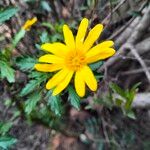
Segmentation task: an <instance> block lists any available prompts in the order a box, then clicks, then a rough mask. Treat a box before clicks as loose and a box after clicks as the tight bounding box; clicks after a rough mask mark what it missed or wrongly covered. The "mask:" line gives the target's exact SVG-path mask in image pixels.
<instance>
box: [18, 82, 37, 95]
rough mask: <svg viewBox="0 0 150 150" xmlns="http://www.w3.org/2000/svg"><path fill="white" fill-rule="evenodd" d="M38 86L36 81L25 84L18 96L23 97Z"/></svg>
mask: <svg viewBox="0 0 150 150" xmlns="http://www.w3.org/2000/svg"><path fill="white" fill-rule="evenodd" d="M38 85H39V82H38V81H37V80H30V81H29V83H27V84H26V86H25V87H24V88H23V89H22V91H21V93H20V94H19V95H20V96H25V95H27V94H29V93H31V92H32V91H33V90H34V89H35V88H36V87H37V86H38Z"/></svg>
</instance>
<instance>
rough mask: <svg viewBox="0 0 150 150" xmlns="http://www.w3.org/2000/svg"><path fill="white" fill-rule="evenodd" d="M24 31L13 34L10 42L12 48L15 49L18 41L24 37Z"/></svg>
mask: <svg viewBox="0 0 150 150" xmlns="http://www.w3.org/2000/svg"><path fill="white" fill-rule="evenodd" d="M25 33H26V31H25V30H24V29H21V30H20V31H19V32H17V33H16V34H15V37H14V39H13V41H12V43H13V46H14V47H16V46H17V44H18V43H19V42H20V40H21V39H22V38H23V37H24V36H25Z"/></svg>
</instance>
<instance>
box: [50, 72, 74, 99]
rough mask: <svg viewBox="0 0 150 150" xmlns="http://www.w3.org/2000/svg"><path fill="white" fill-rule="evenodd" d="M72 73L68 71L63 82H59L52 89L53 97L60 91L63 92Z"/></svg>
mask: <svg viewBox="0 0 150 150" xmlns="http://www.w3.org/2000/svg"><path fill="white" fill-rule="evenodd" d="M73 73H74V72H73V71H70V72H69V73H68V74H67V76H66V77H65V78H64V80H63V81H62V82H60V83H59V84H58V85H57V87H56V88H55V89H54V91H53V94H52V95H53V96H55V95H57V94H59V93H60V92H61V91H63V90H64V89H65V88H66V87H67V86H68V84H69V82H70V80H71V78H72V76H73Z"/></svg>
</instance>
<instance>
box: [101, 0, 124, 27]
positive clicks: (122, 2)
mask: <svg viewBox="0 0 150 150" xmlns="http://www.w3.org/2000/svg"><path fill="white" fill-rule="evenodd" d="M125 2H126V0H122V1H121V2H120V3H119V4H118V5H117V6H116V7H115V8H114V9H113V10H112V11H111V12H110V13H109V14H108V15H107V17H106V18H105V19H104V20H103V21H102V24H105V22H106V21H107V20H108V19H109V18H110V17H111V15H112V13H114V12H115V11H116V10H117V9H118V8H120V7H121V6H122V5H123V4H124V3H125Z"/></svg>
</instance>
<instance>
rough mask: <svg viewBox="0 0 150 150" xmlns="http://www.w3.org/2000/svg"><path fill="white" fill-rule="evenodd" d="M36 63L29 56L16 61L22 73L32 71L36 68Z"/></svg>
mask: <svg viewBox="0 0 150 150" xmlns="http://www.w3.org/2000/svg"><path fill="white" fill-rule="evenodd" d="M35 63H36V60H35V59H34V58H32V57H29V56H25V57H18V58H17V59H16V64H17V66H18V67H19V68H20V69H21V70H22V71H27V70H32V69H33V68H34V65H35Z"/></svg>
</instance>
